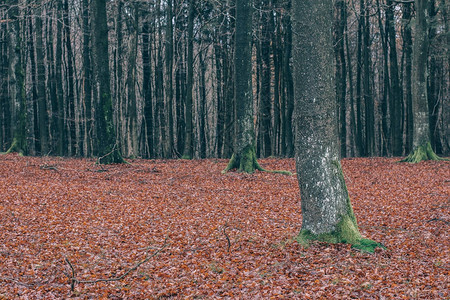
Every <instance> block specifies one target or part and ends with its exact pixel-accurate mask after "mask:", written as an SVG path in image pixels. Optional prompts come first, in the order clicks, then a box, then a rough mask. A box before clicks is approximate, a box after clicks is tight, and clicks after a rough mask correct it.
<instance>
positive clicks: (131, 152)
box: [127, 3, 139, 157]
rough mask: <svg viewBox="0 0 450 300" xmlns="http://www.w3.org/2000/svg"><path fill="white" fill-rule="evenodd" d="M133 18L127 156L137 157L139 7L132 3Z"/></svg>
mask: <svg viewBox="0 0 450 300" xmlns="http://www.w3.org/2000/svg"><path fill="white" fill-rule="evenodd" d="M133 11H134V12H133V16H131V17H134V19H132V20H131V22H130V23H131V24H130V30H131V32H130V41H129V44H130V46H129V47H128V48H129V54H128V75H127V88H128V130H127V131H128V141H129V142H128V147H127V148H128V156H130V157H137V156H139V142H138V141H139V140H138V107H137V106H138V104H137V99H136V82H137V69H136V58H137V48H138V32H139V5H138V4H137V3H134V5H133Z"/></svg>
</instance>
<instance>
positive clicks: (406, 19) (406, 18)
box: [402, 3, 413, 153]
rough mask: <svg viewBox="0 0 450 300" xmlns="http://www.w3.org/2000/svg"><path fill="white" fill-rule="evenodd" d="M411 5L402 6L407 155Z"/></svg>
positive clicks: (408, 145) (410, 112) (410, 127)
mask: <svg viewBox="0 0 450 300" xmlns="http://www.w3.org/2000/svg"><path fill="white" fill-rule="evenodd" d="M411 7H412V3H405V4H403V15H402V21H403V52H404V56H405V75H404V80H403V81H404V89H405V94H404V96H405V106H406V144H405V150H406V152H407V153H409V151H411V149H412V138H413V134H412V133H413V110H412V91H411V90H412V33H411Z"/></svg>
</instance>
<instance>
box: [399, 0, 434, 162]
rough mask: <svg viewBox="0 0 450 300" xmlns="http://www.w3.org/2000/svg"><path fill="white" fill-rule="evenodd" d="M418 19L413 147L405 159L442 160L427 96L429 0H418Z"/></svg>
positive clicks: (413, 97)
mask: <svg viewBox="0 0 450 300" xmlns="http://www.w3.org/2000/svg"><path fill="white" fill-rule="evenodd" d="M415 7H416V22H415V26H414V28H415V33H414V34H415V38H414V43H413V75H412V76H413V82H414V84H413V86H412V100H413V103H412V105H413V112H414V117H413V150H412V152H411V153H410V154H409V155H408V156H407V157H406V158H405V159H404V160H402V162H411V163H418V162H421V161H422V160H440V158H439V157H438V156H437V155H436V154H435V153H434V151H433V149H432V148H431V144H430V140H431V134H430V124H429V113H428V98H427V59H428V47H429V45H428V35H427V31H428V24H427V16H426V10H427V1H426V0H415Z"/></svg>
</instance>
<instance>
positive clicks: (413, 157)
mask: <svg viewBox="0 0 450 300" xmlns="http://www.w3.org/2000/svg"><path fill="white" fill-rule="evenodd" d="M423 160H448V159H446V158H441V157H439V156H437V155H436V153H434V151H433V149H432V148H431V144H430V142H427V143H425V144H422V145H420V146H419V147H416V148H415V149H414V150H413V151H412V152H411V153H410V154H409V155H408V156H407V157H406V158H404V159H402V160H400V161H399V162H409V163H413V164H416V163H419V162H421V161H423Z"/></svg>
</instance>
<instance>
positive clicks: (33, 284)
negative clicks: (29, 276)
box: [0, 277, 43, 287]
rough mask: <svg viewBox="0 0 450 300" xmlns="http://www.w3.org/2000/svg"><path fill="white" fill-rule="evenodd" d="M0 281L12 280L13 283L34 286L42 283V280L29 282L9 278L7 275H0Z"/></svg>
mask: <svg viewBox="0 0 450 300" xmlns="http://www.w3.org/2000/svg"><path fill="white" fill-rule="evenodd" d="M0 281H10V282H14V283H15V284H18V285H21V286H25V287H35V286H40V285H42V284H43V283H42V282H30V283H26V282H21V281H19V280H16V279H14V278H9V277H0Z"/></svg>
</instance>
